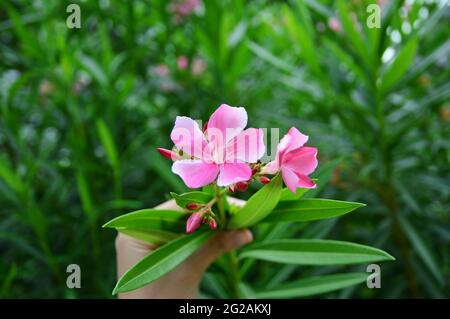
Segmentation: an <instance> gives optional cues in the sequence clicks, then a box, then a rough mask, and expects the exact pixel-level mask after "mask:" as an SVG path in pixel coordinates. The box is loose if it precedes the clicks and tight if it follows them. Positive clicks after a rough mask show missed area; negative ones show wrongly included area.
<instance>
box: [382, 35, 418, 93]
mask: <svg viewBox="0 0 450 319" xmlns="http://www.w3.org/2000/svg"><path fill="white" fill-rule="evenodd" d="M416 49H417V39H416V38H413V39H411V40H410V41H409V42H408V43H407V44H406V45H405V46H404V47H403V48H402V49H401V51H400V52H399V53H398V54H397V56H396V58H395V60H394V61H393V62H392V63H391V64H390V65H389V66H388V67H387V69H386V71H385V72H384V73H383V75H382V76H381V83H380V85H381V92H382V93H386V92H387V91H388V90H389V89H390V88H391V87H392V86H393V85H394V84H396V82H397V81H398V80H400V79H401V78H402V76H403V75H404V74H405V72H406V71H407V70H408V68H409V67H410V66H411V64H412V62H413V59H414V56H415V55H416Z"/></svg>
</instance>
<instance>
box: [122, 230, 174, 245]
mask: <svg viewBox="0 0 450 319" xmlns="http://www.w3.org/2000/svg"><path fill="white" fill-rule="evenodd" d="M118 231H119V232H121V233H122V234H125V235H128V236H131V237H133V238H136V239H140V240H143V241H146V242H149V243H151V244H154V245H158V246H159V245H162V244H165V243H167V242H168V241H171V240H173V239H175V238H177V237H178V236H179V234H176V233H173V232H168V231H165V230H160V229H152V230H141V229H127V228H125V229H121V228H119V229H118Z"/></svg>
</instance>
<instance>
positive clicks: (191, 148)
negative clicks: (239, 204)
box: [170, 104, 265, 188]
mask: <svg viewBox="0 0 450 319" xmlns="http://www.w3.org/2000/svg"><path fill="white" fill-rule="evenodd" d="M246 125H247V112H246V111H245V109H244V108H243V107H231V106H229V105H226V104H222V105H220V107H219V108H218V109H217V110H216V111H215V112H214V113H213V114H212V115H211V117H210V118H209V120H208V126H207V129H206V131H205V132H204V133H203V132H202V130H201V129H200V127H199V125H198V123H197V122H195V121H194V120H192V119H191V118H189V117H184V116H178V117H177V119H176V121H175V126H174V128H173V130H172V133H171V135H170V138H171V139H172V141H173V142H174V144H175V145H176V147H177V148H178V149H180V150H182V151H183V152H184V153H186V154H188V155H189V156H191V159H183V160H179V161H176V162H174V163H173V165H172V172H173V173H175V174H177V175H179V176H180V177H181V178H182V179H183V181H184V183H185V184H186V185H187V186H188V187H190V188H198V187H203V186H205V185H208V184H210V183H212V182H214V181H215V180H216V178H217V185H218V186H229V185H232V184H235V183H238V182H242V181H247V180H249V179H250V178H251V175H252V170H251V168H250V166H249V164H248V163H256V162H257V161H258V160H259V159H260V158H261V157H262V156H263V155H264V152H265V145H264V141H263V131H262V130H261V129H255V128H248V129H246V130H244V128H245V127H246Z"/></svg>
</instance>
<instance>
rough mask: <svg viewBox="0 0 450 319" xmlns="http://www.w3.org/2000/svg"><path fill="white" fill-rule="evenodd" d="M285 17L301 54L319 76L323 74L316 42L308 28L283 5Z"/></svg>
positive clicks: (288, 28)
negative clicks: (315, 45)
mask: <svg viewBox="0 0 450 319" xmlns="http://www.w3.org/2000/svg"><path fill="white" fill-rule="evenodd" d="M283 18H284V21H285V24H286V27H287V30H288V31H289V33H290V34H291V37H292V38H293V39H294V41H295V44H297V45H298V46H299V47H300V49H301V55H302V56H303V58H304V60H305V62H306V63H307V64H308V66H309V67H310V68H311V70H312V71H313V72H314V73H315V74H316V75H318V76H322V71H321V69H320V65H319V61H318V60H317V52H316V49H315V47H314V42H313V40H312V39H311V37H310V35H309V34H308V32H307V30H306V28H305V27H304V26H303V25H302V24H301V23H299V22H298V21H297V20H296V18H295V16H294V14H293V13H292V11H291V10H290V9H289V7H288V6H284V7H283Z"/></svg>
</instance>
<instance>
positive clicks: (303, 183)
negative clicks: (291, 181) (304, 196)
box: [297, 174, 317, 188]
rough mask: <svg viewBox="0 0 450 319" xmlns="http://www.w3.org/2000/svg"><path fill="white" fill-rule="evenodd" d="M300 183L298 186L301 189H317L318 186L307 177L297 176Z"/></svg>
mask: <svg viewBox="0 0 450 319" xmlns="http://www.w3.org/2000/svg"><path fill="white" fill-rule="evenodd" d="M297 177H298V183H297V186H298V187H300V188H316V187H317V185H316V184H315V183H314V182H313V181H312V179H311V178H309V177H308V176H306V175H301V174H297Z"/></svg>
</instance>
